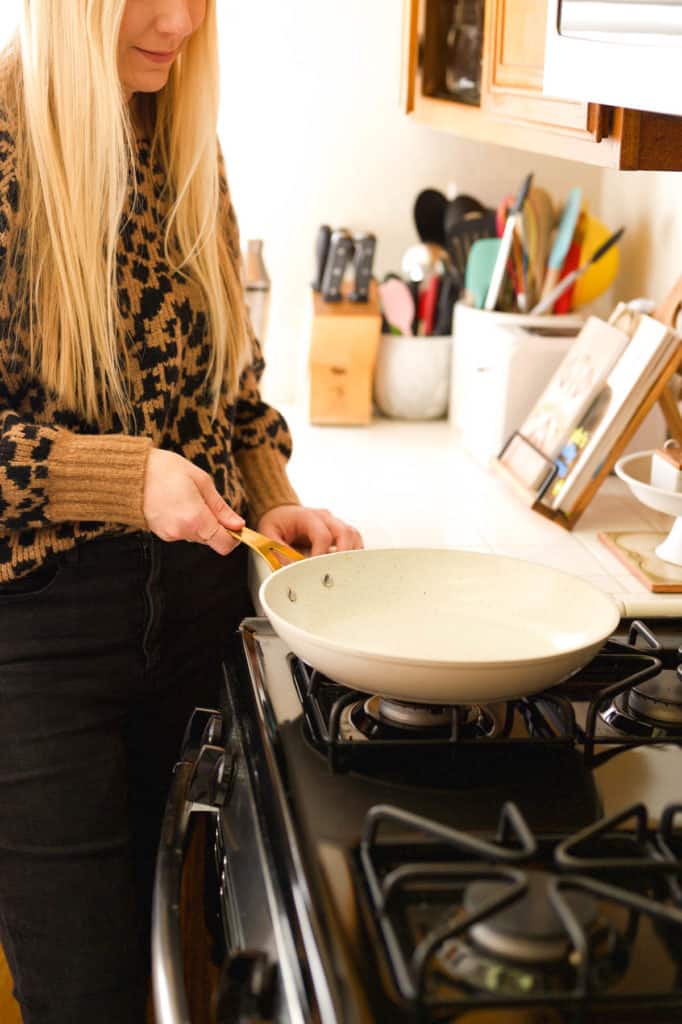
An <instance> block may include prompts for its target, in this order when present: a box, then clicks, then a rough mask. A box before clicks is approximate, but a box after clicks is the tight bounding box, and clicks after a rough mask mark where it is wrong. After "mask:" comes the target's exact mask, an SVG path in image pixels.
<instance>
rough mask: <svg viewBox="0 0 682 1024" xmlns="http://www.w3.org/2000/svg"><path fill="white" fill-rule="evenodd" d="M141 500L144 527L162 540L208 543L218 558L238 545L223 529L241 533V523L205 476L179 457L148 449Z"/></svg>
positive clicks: (242, 522) (159, 450) (157, 449)
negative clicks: (145, 523)
mask: <svg viewBox="0 0 682 1024" xmlns="http://www.w3.org/2000/svg"><path fill="white" fill-rule="evenodd" d="M143 501H144V504H143V511H144V517H145V519H146V521H147V526H148V527H149V529H150V530H151V531H152V533H155V534H156V536H157V537H160V538H161V540H168V541H174V540H189V541H194V542H195V543H199V544H207V545H208V547H210V548H213V550H214V551H217V552H218V554H219V555H228V554H229V553H230V551H233V550H234V548H236V547H237V544H238V543H239V541H237V540H234V538H233V537H231V536H230V535H229V533H227V530H226V527H227V528H229V529H231V530H241V528H242V527H243V526H244V525H245V524H244V520H243V519H242V517H241V516H238V515H237V513H236V512H234V511H233V510H232V509H231V508H230V506H229V505H228V504H227V503H226V502H225V501H224V500H223V499H222V498H221V496H220V495H219V494H218V492H217V490H216V489H215V486H214V484H213V480H212V479H211V477H210V476H209V475H208V473H205V472H204V471H203V469H199V467H198V466H195V465H193V464H192V463H191V462H190V461H189V459H184V458H183V457H182V455H176V453H175V452H168V451H164V449H162V448H153V449H152V450H151V452H150V453H149V457H148V459H147V468H146V473H145V482H144V499H143Z"/></svg>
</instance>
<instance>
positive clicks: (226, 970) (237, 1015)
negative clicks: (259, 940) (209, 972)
mask: <svg viewBox="0 0 682 1024" xmlns="http://www.w3.org/2000/svg"><path fill="white" fill-rule="evenodd" d="M276 991H277V971H276V969H275V966H274V964H271V963H270V961H269V959H268V956H267V954H266V953H258V952H255V951H250V950H245V951H244V952H242V953H235V954H234V955H233V956H228V957H227V959H226V960H225V963H224V964H223V967H222V970H221V972H220V978H219V980H218V986H217V988H216V990H215V994H214V997H213V1012H214V1019H215V1021H216V1024H244V1022H246V1021H249V1022H250V1021H258V1022H259V1024H260V1022H261V1021H271V1020H272V1019H273V1012H274V1007H275V994H276Z"/></svg>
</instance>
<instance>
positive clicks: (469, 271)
mask: <svg viewBox="0 0 682 1024" xmlns="http://www.w3.org/2000/svg"><path fill="white" fill-rule="evenodd" d="M500 241H501V240H500V239H499V238H479V239H478V240H477V241H476V242H474V244H473V245H472V246H471V249H470V250H469V257H468V259H467V266H466V274H465V275H464V287H465V288H466V290H467V291H468V292H471V296H472V298H473V302H474V306H475V307H476V309H483V303H484V302H485V297H486V295H487V294H488V288H489V287H490V281H491V278H492V276H493V270H494V269H495V263H496V262H497V256H498V253H499V251H500Z"/></svg>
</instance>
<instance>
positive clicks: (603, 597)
mask: <svg viewBox="0 0 682 1024" xmlns="http://www.w3.org/2000/svg"><path fill="white" fill-rule="evenodd" d="M361 551H376V552H383V553H396V554H404V553H405V552H406V551H411V552H415V553H416V552H419V553H420V554H424V553H428V552H433V553H437V554H448V555H449V554H451V553H452V552H457V553H460V554H464V555H471V556H476V557H477V558H480V559H494V560H496V561H498V562H499V561H505V562H509V563H514V564H515V565H530V566H532V567H533V568H534V569H537V570H539V571H540V573H542V574H544V573H546V574H548V575H551V576H552V577H563V578H565V579H567V580H570V581H571V583H572V584H577V585H578V586H580V587H583V588H585V590H586V591H587V592H589V593H590V594H592V595H594V596H595V597H596V598H597V599H598V600H599V601H600V602H601V603H602V604H603V609H604V615H605V618H609V616H607V615H606V612H607V611H609V612H611V613H612V614H611V616H610V624H609V626H608V629H606V628H605V627H602V628H601V629H600V630H599V631H596V630H595V631H594V632H593V633H592V635H591V636H590V638H589V639H587V640H586V641H585V642H584V643H582V644H581V645H580V646H579V647H572V648H567V649H566V650H563V651H557V652H555V653H553V654H542V655H537V656H535V657H523V658H515V657H513V656H509V657H506V658H503V659H500V658H495V659H484V658H477V659H476V660H475V661H474V660H464V661H453V660H452V659H443V658H429V657H423V656H420V657H419V658H414V657H411V656H408V655H401V654H388V653H381V652H377V651H373V650H369V649H367V648H361V647H351V646H350V645H349V644H348V643H342V642H340V641H338V640H331V639H327V638H321V637H320V634H319V633H313V632H310V631H309V630H307V629H304V628H302V627H301V626H298V625H296V624H294V623H292V622H290V621H288V620H286V619H284V618H283V617H282V616H281V615H280V614H279V613H278V612H276V611H275V610H274V609H273V608H272V606H271V605H270V602H269V601H268V598H267V595H266V591H267V589H268V586H269V585H271V584H272V581H273V580H275V579H277V578H280V579H281V578H282V575H283V574H284V575H286V574H287V573H288V571H289V570H296V569H297V567H300V566H302V565H304V564H309V563H310V562H313V561H326V560H329V559H335V558H337V556H343V555H346V556H349V555H358V554H360V553H361ZM298 571H299V572H300V568H299V570H298ZM272 585H274V584H272ZM258 598H259V601H260V603H261V605H262V606H263V608H264V609H265V613H266V615H267V616H268V618H270V617H271V616H272V617H273V618H274V619H276V620H277V623H278V624H279V623H281V625H282V627H283V628H284V629H285V630H286V631H294V632H296V633H298V634H299V635H300V636H301V637H304V638H305V640H306V642H308V643H311V644H317V645H319V646H323V647H324V649H325V650H329V651H335V652H336V653H338V654H341V655H345V656H347V657H355V658H362V657H365V658H371V659H372V660H373V661H382V662H390V663H392V664H394V665H396V664H400V665H403V666H414V667H419V666H428V667H430V668H451V669H467V670H468V671H476V670H477V669H479V670H480V671H487V670H489V669H491V668H503V667H505V666H506V667H509V668H511V667H512V666H513V667H523V666H535V665H537V666H539V665H544V664H551V663H552V662H555V661H561V660H563V659H565V658H567V657H571V656H573V657H575V656H577V655H578V654H579V653H580V652H581V651H587V650H589V649H590V648H594V647H598V646H600V645H601V644H602V643H604V641H605V640H606V639H607V638H608V637H609V636H611V634H612V633H613V632H614V631H615V630H616V628H617V626H618V623H619V622H620V620H621V617H622V613H621V609H620V608H619V606H618V604H617V602H616V600H615V599H614V597H613V596H612V595H611V594H607V593H606V592H605V591H603V590H600V589H599V588H598V587H595V586H594V585H593V584H591V583H588V582H587V581H586V580H584V579H582V577H580V576H575V575H573V574H572V573H568V572H563V571H562V570H561V569H554V568H551V567H549V566H546V565H542V564H541V563H539V562H532V561H529V560H528V559H521V558H514V557H512V556H509V555H496V554H495V553H493V552H490V553H489V552H478V551H467V550H466V549H463V548H437V547H428V548H397V547H391V548H364V549H360V551H338V552H330V553H327V554H324V555H316V556H314V558H310V559H307V560H306V562H293V563H291V564H290V565H287V566H284V567H283V568H282V569H278V570H277V571H276V572H275V573H273V574H272V575H271V576H268V577H267V578H266V579H264V580H263V582H262V583H261V585H260V587H259V591H258ZM294 653H295V652H294Z"/></svg>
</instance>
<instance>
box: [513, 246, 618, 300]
mask: <svg viewBox="0 0 682 1024" xmlns="http://www.w3.org/2000/svg"><path fill="white" fill-rule="evenodd" d="M624 231H625V228H619V229H618V231H615V232H614V233H613V234H612V235H611V236H610V238H607V239H606V241H605V242H604V244H603V245H600V246H599V248H598V249H597V250H596V252H594V253H593V254H592V255H591V256H590V258H589V260H588V261H587V263H583V265H582V267H578V269H577V270H573V271H572V272H571V273H570V274H567V275H566V277H564V278H562V279H561V281H559V284H558V285H557V286H556V288H554V289H553V290H552V291H551V292H549V294H548V295H545V297H544V298H542V299H540V301H539V302H538V304H537V305H536V306H533V308H532V309H531V314H532V315H533V316H539V315H540V314H541V313H546V312H547V310H549V309H551V308H552V306H553V305H554V303H555V302H556V300H557V299H558V298H559V296H560V295H563V293H564V292H565V291H566V289H567V288H570V287H571V285H572V284H573V283H574V282H575V281H577V280H578V278H579V277H580V276H581V275H582V274H584V273H585V271H586V270H587V269H588V267H591V266H592V265H593V264H594V263H596V262H597V261H598V260H600V259H601V258H602V256H604V255H605V253H607V252H608V251H609V249H610V248H611V246H612V245H615V244H616V242H617V241H618V239H619V238H620V236H621V235H622V234H623V232H624Z"/></svg>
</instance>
